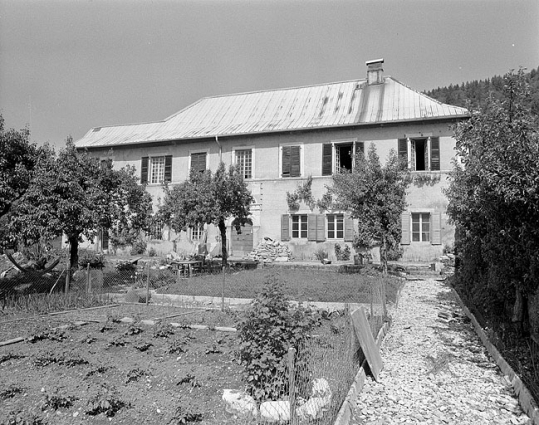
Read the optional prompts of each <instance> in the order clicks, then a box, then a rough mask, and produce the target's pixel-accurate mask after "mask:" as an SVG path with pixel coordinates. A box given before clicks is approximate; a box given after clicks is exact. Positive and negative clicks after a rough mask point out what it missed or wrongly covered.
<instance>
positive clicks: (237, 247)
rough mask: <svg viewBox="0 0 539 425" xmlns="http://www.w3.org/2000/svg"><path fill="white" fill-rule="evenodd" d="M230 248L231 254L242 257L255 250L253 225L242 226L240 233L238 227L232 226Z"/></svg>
mask: <svg viewBox="0 0 539 425" xmlns="http://www.w3.org/2000/svg"><path fill="white" fill-rule="evenodd" d="M230 248H231V249H230V250H231V253H230V254H231V255H233V256H234V257H241V256H244V255H247V254H249V253H250V252H251V251H252V250H253V226H252V225H250V224H246V225H245V226H241V233H240V234H238V232H237V230H236V228H235V227H234V226H232V240H231V242H230Z"/></svg>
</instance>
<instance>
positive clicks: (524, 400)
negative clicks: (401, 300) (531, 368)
mask: <svg viewBox="0 0 539 425" xmlns="http://www.w3.org/2000/svg"><path fill="white" fill-rule="evenodd" d="M451 292H453V294H454V295H455V299H456V300H457V302H458V304H459V305H460V307H461V308H462V310H463V311H464V313H466V316H468V318H469V319H470V320H471V322H472V324H473V327H474V329H475V332H476V333H477V335H478V336H479V338H481V341H482V342H483V345H484V346H485V348H486V349H487V350H488V352H489V354H490V355H491V357H492V358H493V359H494V361H495V362H496V364H497V365H498V367H499V368H500V369H501V371H502V373H503V374H504V375H505V376H506V377H508V378H509V381H510V382H511V385H512V386H513V389H514V390H515V393H516V394H517V396H518V402H519V403H520V407H521V408H522V410H524V412H525V413H526V414H527V415H528V416H529V417H530V419H531V420H532V423H533V424H534V425H539V408H538V407H537V404H536V403H535V400H534V399H533V397H532V395H531V393H530V391H529V390H528V389H527V388H526V386H525V385H524V383H523V382H522V380H521V379H520V377H519V376H518V375H517V374H516V373H515V371H514V370H513V368H512V367H511V366H509V363H507V362H506V361H505V359H504V358H503V357H502V355H501V354H500V352H499V351H498V349H497V348H496V347H495V346H494V344H492V343H491V342H490V340H489V339H488V336H487V334H486V333H485V331H484V330H483V328H482V327H481V325H480V324H479V322H478V321H477V319H476V318H475V316H474V315H473V313H472V312H471V311H470V310H469V309H468V307H466V305H465V304H464V302H463V301H462V299H461V298H460V296H459V294H458V293H457V291H455V289H454V288H451Z"/></svg>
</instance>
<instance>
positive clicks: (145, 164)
mask: <svg viewBox="0 0 539 425" xmlns="http://www.w3.org/2000/svg"><path fill="white" fill-rule="evenodd" d="M170 181H172V155H165V156H152V157H148V156H146V157H143V158H142V166H141V171H140V182H141V183H143V184H144V183H150V184H157V183H163V182H170Z"/></svg>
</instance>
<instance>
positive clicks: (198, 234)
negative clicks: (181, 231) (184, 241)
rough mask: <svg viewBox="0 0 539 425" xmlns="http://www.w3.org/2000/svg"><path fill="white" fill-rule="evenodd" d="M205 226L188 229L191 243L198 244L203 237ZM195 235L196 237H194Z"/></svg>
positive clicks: (199, 225) (200, 225) (198, 225)
mask: <svg viewBox="0 0 539 425" xmlns="http://www.w3.org/2000/svg"><path fill="white" fill-rule="evenodd" d="M205 230H206V229H205V226H204V225H203V224H197V225H196V227H189V228H188V233H187V235H188V237H189V240H190V241H192V242H200V241H201V240H202V237H203V236H204V231H205ZM195 235H196V237H195Z"/></svg>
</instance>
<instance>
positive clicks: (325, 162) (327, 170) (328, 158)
mask: <svg viewBox="0 0 539 425" xmlns="http://www.w3.org/2000/svg"><path fill="white" fill-rule="evenodd" d="M332 154H333V146H332V145H331V143H324V144H323V145H322V175H323V176H331V165H332V159H333V158H332V156H333V155H332Z"/></svg>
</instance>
